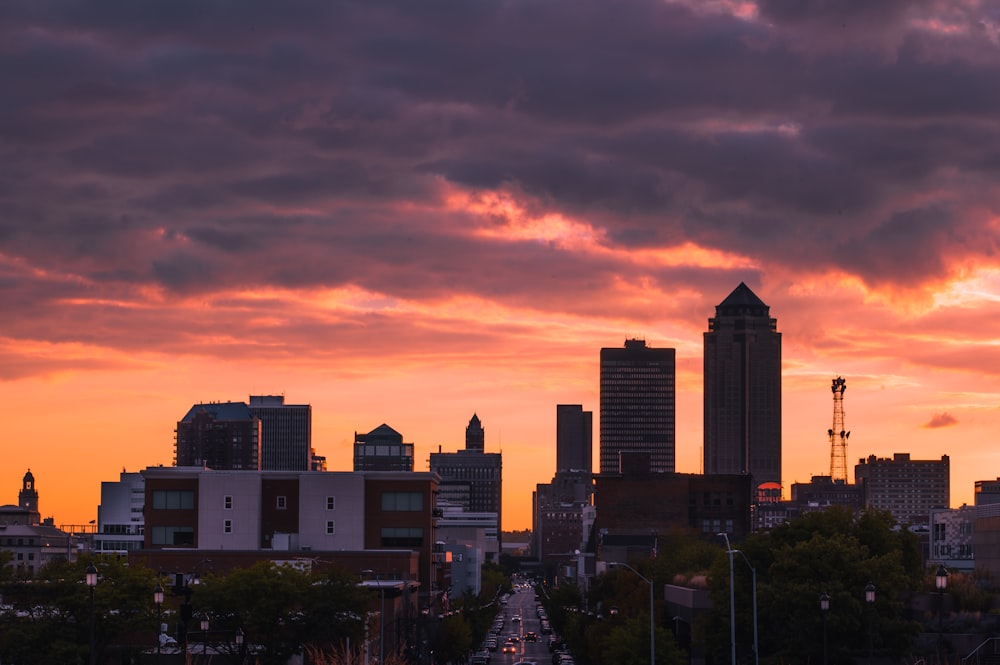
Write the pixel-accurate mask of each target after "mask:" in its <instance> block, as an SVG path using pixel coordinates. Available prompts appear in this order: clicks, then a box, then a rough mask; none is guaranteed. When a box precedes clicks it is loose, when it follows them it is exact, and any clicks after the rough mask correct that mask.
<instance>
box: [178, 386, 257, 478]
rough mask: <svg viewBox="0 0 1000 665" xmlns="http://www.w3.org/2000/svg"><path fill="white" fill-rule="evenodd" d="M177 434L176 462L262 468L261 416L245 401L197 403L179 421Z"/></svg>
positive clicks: (206, 465)
mask: <svg viewBox="0 0 1000 665" xmlns="http://www.w3.org/2000/svg"><path fill="white" fill-rule="evenodd" d="M176 435H177V439H176V445H175V456H174V463H175V465H176V466H203V467H208V468H210V469H216V470H219V471H222V470H235V469H250V470H259V469H260V418H258V417H257V416H255V415H253V414H252V413H250V409H249V407H247V405H246V403H245V402H224V403H223V402H213V403H210V404H195V405H194V406H192V407H191V409H190V410H189V411H188V412H187V414H186V415H185V416H184V418H183V419H182V420H181V421H180V422H178V423H177V430H176Z"/></svg>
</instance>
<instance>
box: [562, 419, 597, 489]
mask: <svg viewBox="0 0 1000 665" xmlns="http://www.w3.org/2000/svg"><path fill="white" fill-rule="evenodd" d="M593 432H594V413H593V412H592V411H584V410H583V405H581V404H556V473H559V472H560V471H585V472H587V473H590V472H591V471H592V470H593V468H594V460H593V436H594V434H593Z"/></svg>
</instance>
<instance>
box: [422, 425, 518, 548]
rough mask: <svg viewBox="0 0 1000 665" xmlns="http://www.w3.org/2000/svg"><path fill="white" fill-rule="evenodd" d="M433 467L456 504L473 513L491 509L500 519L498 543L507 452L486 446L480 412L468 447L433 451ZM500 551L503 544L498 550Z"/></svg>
mask: <svg viewBox="0 0 1000 665" xmlns="http://www.w3.org/2000/svg"><path fill="white" fill-rule="evenodd" d="M430 470H431V472H432V473H436V474H438V475H439V476H440V477H441V485H440V491H441V495H442V496H447V497H448V498H449V501H450V502H451V503H452V504H453V505H454V504H458V505H461V506H462V508H463V509H464V510H465V511H467V512H470V513H490V514H492V515H495V516H496V517H495V519H496V522H495V523H494V524H493V525H492V526H491V529H490V530H491V531H493V530H495V532H496V537H497V543H498V544H499V543H500V541H501V524H502V520H503V501H502V500H501V499H502V496H503V456H502V455H501V454H500V453H488V452H486V448H485V430H484V429H483V426H482V422H481V421H480V420H479V417H478V416H477V415H476V414H473V415H472V418H471V419H470V420H469V425H468V426H467V427H466V430H465V449H464V450H459V451H456V452H453V453H446V452H442V451H441V448H440V447H438V452H436V453H431V455H430ZM496 551H497V552H499V547H498V548H497V550H496Z"/></svg>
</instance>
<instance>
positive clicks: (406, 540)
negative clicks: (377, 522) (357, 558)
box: [382, 527, 424, 547]
mask: <svg viewBox="0 0 1000 665" xmlns="http://www.w3.org/2000/svg"><path fill="white" fill-rule="evenodd" d="M423 544H424V530H423V529H421V528H420V527H383V528H382V547H422V546H423Z"/></svg>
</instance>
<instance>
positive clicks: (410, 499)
mask: <svg viewBox="0 0 1000 665" xmlns="http://www.w3.org/2000/svg"><path fill="white" fill-rule="evenodd" d="M423 509H424V495H423V494H421V493H420V492H383V493H382V510H384V511H388V512H395V511H404V512H420V511H422V510H423Z"/></svg>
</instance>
